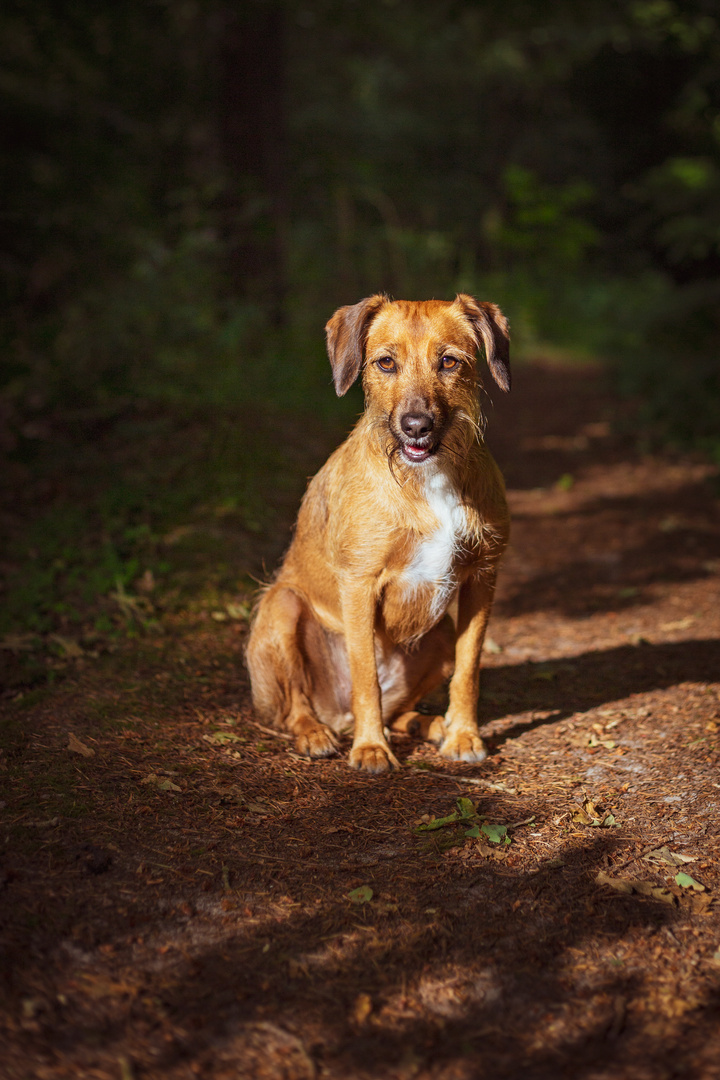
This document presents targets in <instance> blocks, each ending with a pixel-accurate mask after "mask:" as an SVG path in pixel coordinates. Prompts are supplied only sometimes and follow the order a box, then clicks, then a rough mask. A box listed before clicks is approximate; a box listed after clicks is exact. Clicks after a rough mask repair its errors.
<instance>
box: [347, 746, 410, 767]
mask: <svg viewBox="0 0 720 1080" xmlns="http://www.w3.org/2000/svg"><path fill="white" fill-rule="evenodd" d="M348 761H349V764H350V768H351V769H360V770H361V771H362V772H370V773H384V772H390V770H391V769H399V768H400V762H399V761H398V760H397V758H396V757H395V755H394V754H393V752H392V750H391V749H390V747H389V746H383V745H382V743H368V744H366V745H364V746H353V748H352V750H351V751H350V757H349V759H348Z"/></svg>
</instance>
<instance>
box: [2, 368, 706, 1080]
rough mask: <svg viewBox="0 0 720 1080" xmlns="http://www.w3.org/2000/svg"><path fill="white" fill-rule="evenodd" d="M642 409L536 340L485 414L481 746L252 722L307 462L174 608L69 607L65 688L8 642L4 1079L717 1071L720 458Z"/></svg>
mask: <svg viewBox="0 0 720 1080" xmlns="http://www.w3.org/2000/svg"><path fill="white" fill-rule="evenodd" d="M618 408H619V406H618V405H617V404H616V402H614V400H613V399H612V397H610V396H609V395H608V393H607V392H606V390H605V389H604V383H603V381H602V379H601V378H600V376H599V374H598V373H597V372H596V371H595V370H593V369H591V368H577V367H576V368H563V367H559V366H552V365H549V364H542V363H537V364H533V365H527V366H525V367H522V368H518V370H517V373H516V380H515V389H514V390H513V393H512V395H510V396H509V397H508V398H507V399H503V400H498V401H496V403H495V405H494V407H493V409H492V410H491V412H490V425H489V442H490V444H491V446H492V448H493V450H494V452H495V454H496V457H497V458H498V460H499V462H500V464H501V466H502V468H503V470H504V472H505V475H506V478H507V484H508V489H509V499H510V504H511V508H512V514H513V534H512V542H511V547H510V549H509V552H508V555H507V557H506V559H505V562H504V565H503V568H502V571H501V577H500V585H499V590H498V594H497V602H496V607H495V612H494V615H493V619H492V621H491V626H490V632H489V633H490V640H489V642H488V643H487V649H486V653H485V661H484V675H483V679H482V701H481V706H480V709H481V721H482V723H483V724H484V729H483V734H484V736H485V738H486V740H487V742H488V744H489V747H490V756H489V758H488V759H487V760H486V761H485V762H483V763H482V764H480V765H476V766H468V765H459V764H453V763H448V762H446V761H444V760H443V759H442V758H441V757H440V756H439V755H438V753H437V752H436V751H435V750H434V749H433V748H432V747H430V746H428V745H426V744H422V743H421V742H419V741H417V740H414V739H412V738H409V737H403V738H400V737H395V738H394V749H395V753H396V754H397V756H398V758H399V759H400V761H401V764H402V768H401V769H400V770H399V771H398V772H395V773H393V774H391V775H387V776H380V777H376V776H367V775H359V774H357V773H355V772H352V771H351V770H350V769H349V768H348V766H347V749H348V746H349V741H348V740H345V743H344V746H343V753H342V754H341V755H340V756H339V757H338V758H336V759H334V760H325V761H318V762H310V761H307V760H304V759H301V758H299V757H298V756H296V755H295V754H294V753H293V752H292V746H291V744H290V743H289V742H288V741H287V739H286V738H285V737H284V736H283V735H282V734H273V733H272V732H269V731H267V730H265V729H262V728H260V727H259V726H258V724H257V722H256V720H255V718H254V717H253V713H252V709H251V706H250V700H249V688H248V681H247V675H246V673H245V670H244V667H243V662H242V650H243V642H244V639H245V635H246V632H247V620H246V615H247V607H246V605H247V600H248V597H249V594H248V591H247V589H245V588H242V587H241V588H238V586H237V582H238V581H241V580H242V581H246V580H247V579H246V578H245V577H243V575H245V574H247V573H259V572H261V569H260V568H261V566H262V562H263V559H265V561H267V562H268V565H270V566H272V564H273V561H274V560H275V559H276V558H277V555H278V552H279V551H280V550H281V549H282V545H283V544H284V543H285V542H286V540H287V536H288V529H289V526H290V522H291V519H292V516H293V514H294V509H295V507H296V505H297V494H298V492H299V491H300V490H301V488H302V483H303V482H304V481H303V477H304V476H305V475H307V471H305V472H303V469H306V468H307V466H306V465H305V463H304V462H305V459H304V458H303V459H302V461H301V463H300V464H298V465H296V466H295V471H296V474H297V476H296V482H295V488H293V490H292V497H291V496H290V495H288V494H287V491H285V492H284V494H283V493H282V492H281V493H280V495H278V494H277V492H275V490H274V488H273V485H272V484H271V483H269V484H268V485H267V488H266V490H267V493H268V498H269V499H271V500H272V499H273V498H275V499H276V501H277V506H276V512H275V515H276V516H275V519H274V522H275V523H274V525H273V529H272V530H270V531H267V530H266V531H265V532H262V531H258V528H259V527H256V528H255V531H253V530H252V529H251V530H250V531H249V532H248V531H247V530H243V529H238V530H237V532H236V533H235V534H232V533H227V534H225V533H224V534H223V535H224V537H225V539H224V540H222V542H223V543H225V544H226V545H229V546H230V549H231V550H232V551H233V552H234V555H230V556H229V558H230V559H231V562H232V559H233V558H234V559H235V560H236V562H235V563H233V564H232V568H233V574H234V577H233V580H234V581H235V586H234V590H233V588H230V587H228V588H227V589H226V592H225V593H224V594H222V595H221V594H220V593H217V594H215V595H214V597H213V598H212V599H210V600H208V601H207V602H203V603H200V602H197V603H194V604H192V603H187V604H185V603H175V604H174V605H170V604H168V605H165V606H163V601H162V597H163V592H164V590H165V588H166V585H167V583H166V582H164V581H163V579H162V577H161V575H153V574H151V573H150V574H148V573H140V574H139V578H138V582H137V588H136V589H135V591H134V592H132V591H128V592H127V593H123V591H122V590H120V589H119V590H118V596H116V599H117V602H118V604H119V605H120V607H121V608H123V610H124V611H125V613H126V615H127V616H128V619H130V618H131V616H132V614H133V611H139V610H141V609H142V610H143V611H146V612H147V611H153V612H154V622H153V627H154V628H153V627H150V628H149V629H147V631H146V632H145V631H143V632H141V633H138V634H137V635H135V636H125V637H121V638H119V639H117V640H115V641H114V643H113V645H112V648H108V649H105V648H100V647H96V648H93V647H92V645H91V643H88V641H87V640H85V639H82V638H81V637H79V636H76V637H75V638H73V636H72V634H71V632H70V631H69V630H68V631H67V632H65V631H64V632H63V634H64V636H63V634H61V635H55V641H56V643H57V644H58V645H59V647H58V649H56V650H55V654H54V657H55V658H54V659H53V660H52V664H51V666H52V665H54V668H53V670H55V671H56V672H57V677H56V678H54V681H46V683H45V684H44V685H42V686H40V687H35V688H32V687H27V686H26V687H24V686H23V683H22V679H21V678H13V677H12V670H13V665H19V664H21V663H23V662H24V660H23V657H24V655H25V654H24V653H23V649H27V648H31V639H30V638H29V637H28V636H27V635H26V636H23V635H22V634H20V635H16V637H14V638H13V637H12V636H8V637H6V639H5V640H4V641H3V642H2V644H3V646H4V649H3V662H4V664H5V671H6V673H7V672H9V673H10V676H11V677H9V679H8V687H9V689H8V690H7V691H6V693H5V695H4V697H3V698H2V700H1V702H0V704H1V705H2V714H3V718H2V725H1V732H2V744H1V745H2V757H0V769H1V771H0V785H1V788H0V797H1V801H0V808H1V809H0V851H1V852H2V863H1V866H2V869H1V870H0V911H1V913H2V954H1V955H0V1007H1V1012H0V1048H1V1050H0V1077H2V1080H26V1078H28V1080H29V1078H38V1080H65V1078H67V1080H70V1078H77V1077H92V1078H98V1080H109V1078H112V1080H132V1078H135V1080H141V1078H158V1080H159V1078H164V1080H167V1078H170V1080H176V1078H177V1080H185V1078H187V1080H192V1078H195V1077H208V1078H214V1080H226V1078H227V1080H230V1078H236V1077H257V1078H258V1080H280V1078H283V1080H306V1078H311V1077H318V1078H321V1077H328V1078H333V1080H334V1078H338V1080H339V1078H358V1080H365V1078H367V1080H376V1078H377V1080H385V1078H387V1080H391V1078H396V1080H411V1078H412V1080H475V1078H488V1080H490V1078H492V1080H496V1078H501V1077H508V1078H512V1077H516V1076H521V1075H522V1076H523V1077H524V1078H528V1080H532V1078H535V1077H537V1078H541V1077H542V1078H548V1080H549V1078H553V1080H556V1078H561V1077H567V1078H572V1080H601V1078H607V1080H609V1078H625V1077H627V1078H628V1080H629V1078H633V1080H666V1078H668V1080H669V1078H670V1077H692V1078H701V1080H705V1078H712V1077H720V815H719V813H718V809H719V807H720V770H718V764H719V763H720V513H719V508H720V507H719V499H718V495H719V489H718V477H717V470H716V469H714V468H713V467H712V466H711V465H709V464H708V463H707V462H706V461H704V460H703V459H701V458H695V457H693V456H682V455H678V454H670V453H668V454H654V455H651V454H644V453H641V452H639V451H638V450H637V449H635V447H634V445H633V444H632V442H631V441H629V440H627V439H623V438H619V437H617V436H615V435H613V434H612V433H611V431H612V429H611V423H610V422H611V421H612V420H613V416H614V413H615V412H616V410H617V409H618ZM296 437H297V440H298V442H299V443H302V442H303V441H304V433H303V432H299V433H296ZM313 439H314V442H313V451H312V453H313V455H314V459H313V463H312V467H313V468H315V467H317V464H318V463H319V461H320V460H322V457H323V456H324V454H325V453H327V451H328V450H329V449H330V442H329V440H331V439H332V440H336V439H337V431H336V432H334V433H333V434H332V435H328V436H327V437H326V436H325V435H323V434H320V435H318V434H317V432H316V433H315V434H314V436H313ZM300 456H301V457H302V455H300ZM17 476H18V479H17V483H18V484H20V481H22V482H23V484H25V486H26V488H27V484H29V483H30V481H28V480H27V478H25V480H23V474H21V472H19V473H18V474H17ZM18 490H19V489H18ZM28 491H29V494H28ZM38 492H40V494H37V495H36V497H37V498H38V499H39V498H41V497H42V495H41V490H40V489H38ZM23 497H24V498H25V500H26V501H27V500H28V499H30V501H31V502H32V498H33V497H34V496H32V491H31V490H30V489H27V490H26V491H25V492H24V495H23ZM45 497H46V498H49V497H50V496H47V493H46V496H45ZM9 498H10V503H12V491H11V492H10V496H9ZM17 499H20V495H19V494H17ZM13 512H14V511H13V506H12V505H10V509H9V510H8V511H7V513H8V514H10V515H12V513H13ZM215 520H216V521H217V518H216V519H215ZM188 536H190V528H189V527H188V529H187V530H186V532H185V533H183V532H182V526H181V527H179V528H178V529H176V532H175V534H173V537H171V538H170V539H169V540H168V538H167V537H166V540H167V541H168V543H171V542H172V543H177V544H181V543H183V542H184V538H186V537H188ZM140 571H142V567H140ZM194 572H195V573H196V574H198V573H199V574H201V575H202V574H206V575H208V576H209V577H210V576H212V573H213V567H212V558H211V555H210V554H205V555H202V557H201V558H199V561H198V560H196V563H195V569H194ZM123 605H124V607H123ZM148 625H149V624H148ZM160 631H162V632H160ZM58 652H59V653H60V654H61V655H60V656H58ZM48 663H50V661H48ZM458 800H463V801H460V802H458ZM443 817H445V818H450V819H451V820H449V821H447V822H446V823H445V824H438V820H437V819H441V818H443ZM429 825H432V826H437V827H432V828H429V827H428V826H429Z"/></svg>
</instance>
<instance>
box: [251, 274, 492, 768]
mask: <svg viewBox="0 0 720 1080" xmlns="http://www.w3.org/2000/svg"><path fill="white" fill-rule="evenodd" d="M326 330H327V343H328V353H329V356H330V363H331V365H332V370H333V378H334V382H335V389H336V390H337V393H338V394H344V393H345V392H346V391H347V390H348V389H349V387H350V386H351V385H352V383H353V382H354V381H355V379H356V378H357V377H358V375H359V374H360V372H361V371H362V373H363V386H364V390H365V401H366V408H365V412H364V414H363V415H362V417H361V419H360V420H359V422H358V424H357V426H356V427H355V429H354V430H353V432H352V433H351V434H350V436H349V438H348V439H346V441H345V442H344V443H343V444H342V446H340V447H339V449H337V450H336V451H335V453H334V454H332V455H331V457H330V458H329V459H328V461H327V462H326V463H325V465H324V466H323V468H322V469H321V470H320V472H319V473H318V474H317V475H316V476H315V477H314V479H313V480H312V481H311V482H310V485H309V487H308V490H307V492H306V494H305V498H304V499H303V502H302V506H301V507H300V514H299V517H298V521H297V529H296V532H295V538H294V540H293V542H292V544H291V546H290V549H289V551H288V553H287V555H286V556H285V560H284V562H283V564H282V566H281V568H280V570H279V572H278V574H277V576H276V577H275V580H274V582H273V583H272V584H271V585H270V586H269V587H268V588H267V589H266V590H265V592H264V593H263V595H262V597H261V599H260V602H259V605H258V608H257V611H256V614H255V619H254V623H253V627H252V632H251V635H250V641H249V644H248V649H247V662H248V667H249V670H250V677H251V681H252V692H253V701H254V704H255V708H256V710H257V712H258V714H259V715H260V716H261V717H262V718H263V719H265V720H266V721H269V722H271V723H274V724H276V725H279V726H282V727H284V728H286V729H287V730H288V731H289V732H291V733H292V734H293V735H294V736H295V743H296V746H297V749H298V750H299V751H300V752H301V753H303V754H307V755H309V756H310V757H323V756H325V755H328V754H332V753H334V752H335V750H336V749H337V742H336V738H335V732H338V731H341V730H343V729H344V728H346V727H347V726H348V725H349V724H352V723H353V722H354V726H355V734H354V741H353V746H352V750H351V752H350V764H351V765H352V766H353V767H354V768H356V769H366V770H368V771H369V772H383V771H385V770H387V769H390V768H393V767H395V766H397V764H398V763H397V760H396V759H395V757H394V755H393V753H392V750H391V749H390V746H389V744H388V740H387V738H386V734H385V725H386V724H388V725H389V726H391V727H394V728H395V729H396V730H413V729H415V730H417V729H418V727H419V726H420V727H423V734H424V735H426V737H428V738H430V739H432V740H433V741H435V742H438V743H441V744H442V745H441V753H442V754H443V755H444V756H445V757H447V758H452V759H455V760H461V761H482V759H483V758H484V757H485V756H486V751H485V747H484V744H483V742H482V740H481V738H480V736H479V734H478V724H477V702H478V684H479V673H480V654H481V652H482V645H483V638H484V636H485V628H486V626H487V622H488V617H489V615H490V609H491V607H492V601H493V592H494V587H495V575H496V569H497V563H498V560H499V559H500V556H501V555H502V552H503V549H504V547H505V544H506V542H507V536H508V527H509V520H508V510H507V504H506V502H505V490H504V485H503V481H502V477H501V475H500V472H499V470H498V468H497V465H496V464H495V462H494V461H493V459H492V457H491V456H490V453H489V451H488V450H487V449H486V447H485V444H484V441H483V437H482V416H481V412H480V403H479V379H478V373H477V369H476V362H475V354H476V351H477V349H478V347H479V346H480V345H481V344H482V345H483V346H484V348H485V355H486V358H487V362H488V364H489V367H490V371H491V373H492V375H493V377H494V379H495V381H496V382H497V383H498V385H499V386H501V387H502V389H503V390H509V389H510V372H509V361H508V330H507V323H506V321H505V318H504V316H503V314H502V312H501V311H500V309H499V308H498V307H496V306H495V305H494V304H487V303H482V304H481V303H478V302H477V301H476V300H474V299H473V298H472V297H471V296H464V295H460V296H458V297H457V298H456V299H455V300H454V301H453V302H452V303H449V302H442V301H438V300H429V301H426V302H421V303H411V302H409V301H405V300H398V301H394V302H393V301H390V300H389V299H388V298H387V297H385V296H381V295H378V296H371V297H369V298H368V299H366V300H362V301H361V302H360V303H359V304H355V305H354V306H352V307H343V308H340V309H339V310H338V311H336V312H335V314H334V315H333V317H332V319H331V320H330V322H329V323H328V324H327V327H326ZM451 612H452V615H451V614H450V613H451ZM451 674H452V680H451V682H450V705H449V708H448V711H447V714H446V715H445V717H444V718H443V717H435V718H434V719H432V718H427V717H420V716H419V714H418V713H416V712H412V710H413V708H414V706H415V704H416V703H417V702H418V701H419V699H420V698H421V697H422V696H423V695H424V694H427V693H428V692H429V691H430V690H432V689H433V688H434V687H436V686H438V685H439V684H440V683H442V682H443V680H445V679H446V678H448V677H449V676H450V675H451Z"/></svg>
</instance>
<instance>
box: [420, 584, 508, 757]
mask: <svg viewBox="0 0 720 1080" xmlns="http://www.w3.org/2000/svg"><path fill="white" fill-rule="evenodd" d="M494 592H495V574H494V573H493V574H492V576H490V575H489V574H487V573H486V574H485V576H484V577H482V578H476V579H473V580H471V581H467V582H465V583H464V584H463V585H462V586H461V588H460V595H459V597H458V622H457V637H456V644H455V671H454V673H453V677H452V679H451V681H450V704H449V708H448V711H447V713H446V714H445V721H444V723H443V724H442V730H438V729H439V728H440V724H439V723H437V722H436V723H435V724H434V725H433V727H432V728H431V730H430V738H433V739H438V737H439V736H441V735H444V738H443V741H442V745H441V747H440V753H441V754H442V755H443V757H447V758H451V759H453V760H455V761H483V759H484V758H486V757H487V750H486V748H485V744H484V742H483V741H482V739H481V738H480V735H479V732H478V722H477V707H478V695H479V691H480V658H481V655H482V647H483V640H484V638H485V630H486V628H487V624H488V619H489V618H490V610H491V608H492V602H493V594H494Z"/></svg>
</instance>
